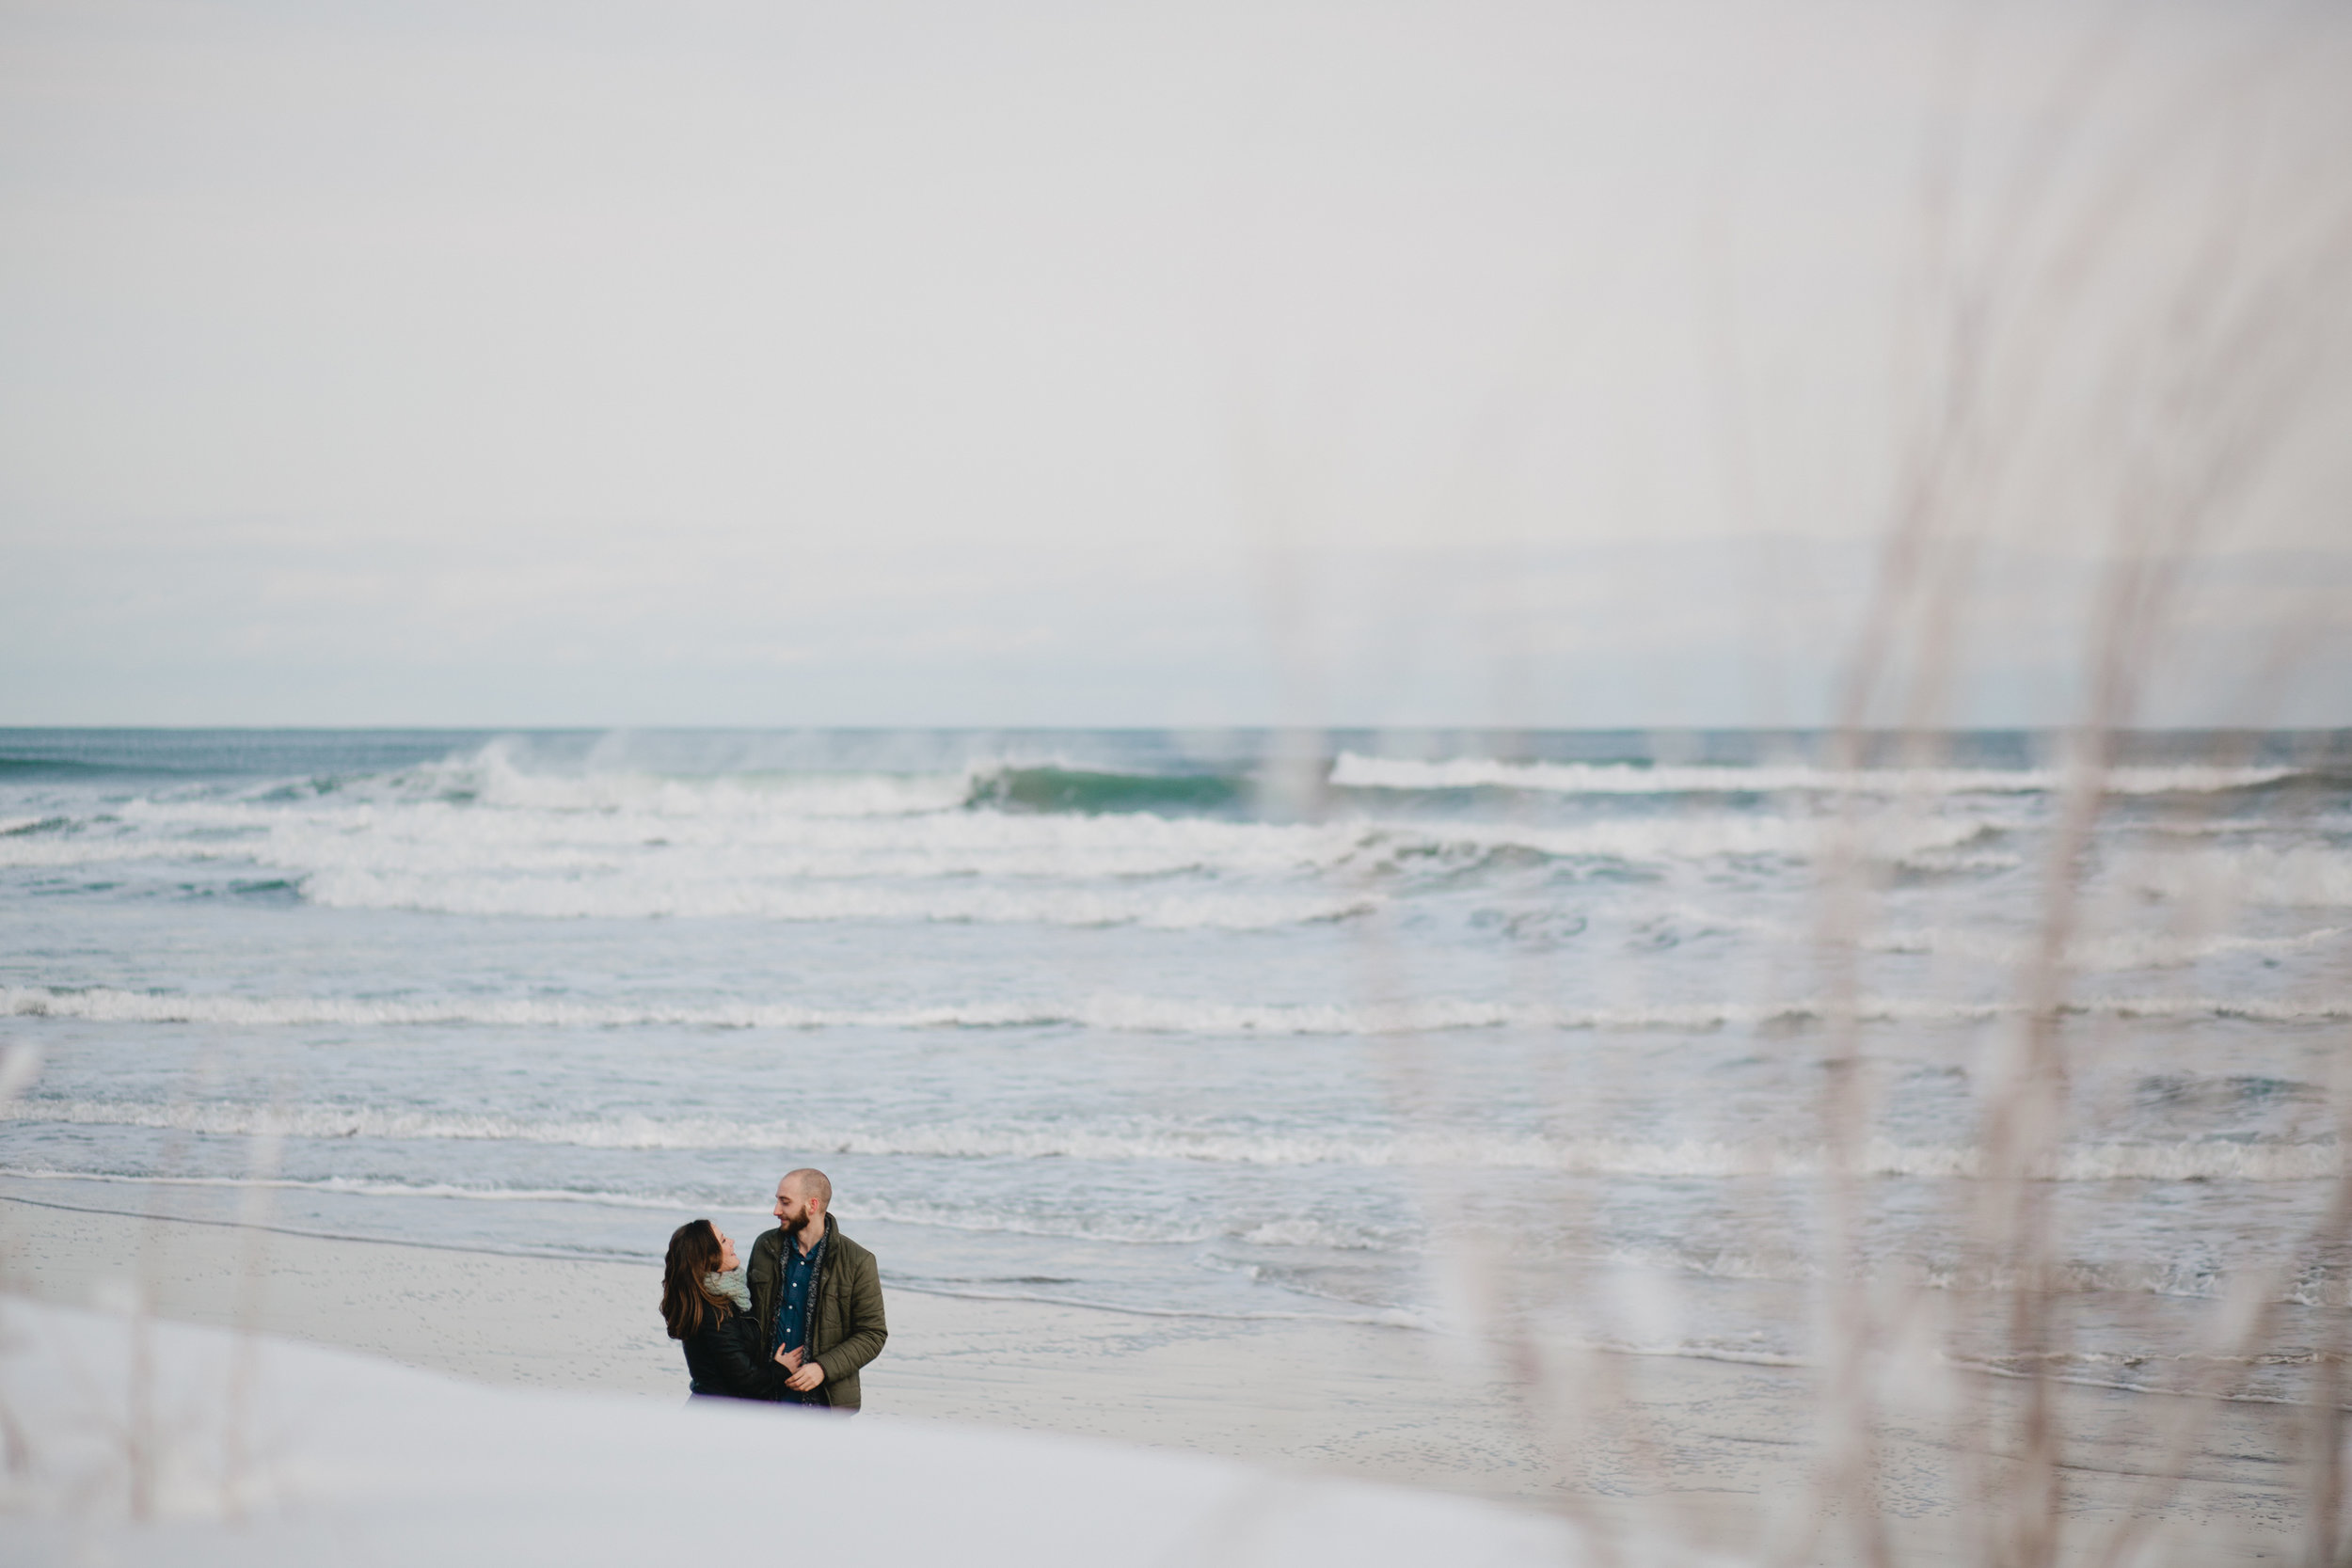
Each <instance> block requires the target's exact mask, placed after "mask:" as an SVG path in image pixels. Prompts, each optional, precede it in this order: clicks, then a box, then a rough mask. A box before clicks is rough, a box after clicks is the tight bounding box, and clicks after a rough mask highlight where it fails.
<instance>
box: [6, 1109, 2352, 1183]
mask: <svg viewBox="0 0 2352 1568" xmlns="http://www.w3.org/2000/svg"><path fill="white" fill-rule="evenodd" d="M0 1120H8V1121H18V1122H29V1123H46V1124H53V1125H55V1124H62V1125H69V1126H105V1127H140V1128H150V1129H155V1130H159V1131H171V1132H199V1133H211V1134H217V1135H226V1136H238V1137H250V1136H283V1137H297V1138H380V1139H387V1140H394V1141H420V1140H442V1139H456V1140H469V1141H487V1142H504V1143H525V1144H560V1145H566V1146H571V1147H576V1148H628V1149H656V1148H691V1149H730V1148H732V1149H763V1150H771V1151H774V1152H777V1153H779V1154H784V1153H789V1154H790V1155H792V1156H794V1157H803V1156H815V1155H827V1154H838V1155H866V1156H871V1155H895V1156H901V1157H909V1156H911V1157H916V1158H928V1159H960V1160H1004V1159H1016V1160H1051V1159H1062V1160H1083V1161H1090V1162H1097V1163H1124V1162H1133V1161H1193V1162H1201V1163H1206V1164H1233V1165H1262V1166H1280V1165H1345V1166H1402V1167H1415V1168H1420V1167H1432V1168H1459V1169H1486V1170H1531V1171H1553V1172H1559V1173H1563V1174H1567V1175H1577V1176H1612V1177H1647V1178H1659V1179H1675V1178H1714V1179H1722V1178H1737V1177H1784V1178H1785V1177H1812V1176H1819V1175H1820V1174H1823V1173H1824V1172H1826V1171H1827V1170H1828V1169H1830V1168H1831V1159H1832V1156H1831V1154H1830V1152H1829V1151H1828V1150H1827V1149H1826V1148H1823V1147H1821V1146H1820V1145H1811V1144H1773V1143H1767V1142H1731V1141H1721V1140H1707V1139H1684V1140H1678V1141H1671V1142H1668V1141H1645V1140H1639V1139H1613V1138H1597V1139H1568V1140H1561V1139H1550V1138H1544V1137H1539V1136H1534V1135H1525V1134H1470V1133H1437V1132H1431V1133H1377V1132H1359V1133H1327V1134H1315V1133H1304V1132H1298V1133H1245V1132H1218V1131H1214V1130H1202V1129H1197V1128H1185V1127H1155V1126H1152V1125H1150V1124H1148V1123H1140V1122H1138V1123H1134V1124H1127V1125H1105V1126H1097V1127H1092V1128H1089V1127H1084V1126H1070V1125H1066V1124H1058V1123H1057V1124H1047V1125H1030V1126H1025V1125H1020V1124H1014V1123H983V1122H945V1123H938V1124H934V1125H930V1126H920V1127H897V1128H854V1127H847V1128H845V1127H822V1126H815V1125H809V1124H804V1123H799V1122H790V1121H766V1122H759V1121H743V1120H737V1119H734V1118H729V1117H645V1116H634V1115H632V1116H623V1117H572V1118H563V1117H556V1118H546V1119H539V1118H529V1117H504V1116H467V1115H457V1114H453V1113H449V1112H442V1111H397V1110H387V1109H383V1108H381V1107H374V1106H358V1105H316V1104H313V1105H291V1106H280V1107H271V1106H257V1105H250V1104H240V1103H234V1102H229V1101H212V1102H202V1103H198V1102H188V1103H178V1104H158V1103H153V1102H141V1101H87V1100H40V1099H34V1100H21V1101H11V1102H9V1103H8V1104H7V1105H5V1106H0ZM2341 1168H2342V1158H2341V1156H2340V1154H2339V1152H2338V1149H2337V1146H2336V1145H2335V1144H2333V1143H2332V1142H2329V1143H2238V1142H2229V1141H2222V1140H2187V1141H2179V1142H2171V1143H2106V1144H2093V1145H2084V1146H2078V1147H2074V1148H2067V1149H2065V1150H2063V1151H2061V1152H2060V1153H2059V1154H2058V1156H2057V1158H2056V1159H2055V1160H2054V1161H2053V1162H2052V1163H2050V1164H2047V1165H2046V1166H2042V1167H2037V1168H2036V1169H2034V1170H2033V1171H2031V1172H2030V1173H2029V1174H2031V1175H2032V1176H2034V1177H2036V1178H2037V1179H2040V1180H2053V1181H2120V1180H2154V1181H2191V1180H2197V1181H2213V1180H2234V1181H2311V1180H2323V1179H2328V1178H2333V1177H2334V1176H2336V1175H2337V1174H2338V1173H2339V1171H2340V1169H2341ZM1856 1169H1857V1170H1858V1171H1859V1172H1860V1173H1861V1174H1865V1175H1869V1176H1879V1177H1912V1178H1929V1179H1934V1178H1941V1179H1962V1180H1965V1179H1974V1178H1978V1177H1980V1176H1982V1175H1984V1174H1985V1172H1986V1166H1985V1164H1984V1159H1983V1155H1982V1153H1981V1151H1980V1150H1978V1149H1976V1148H1970V1147H1967V1146H1961V1145H1904V1144H1898V1143H1894V1142H1892V1141H1890V1140H1887V1139H1883V1138H1882V1139H1874V1140H1872V1141H1871V1142H1870V1143H1869V1144H1868V1145H1867V1146H1866V1147H1865V1148H1863V1149H1862V1150H1861V1152H1860V1154H1859V1156H1858V1158H1857V1162H1856Z"/></svg>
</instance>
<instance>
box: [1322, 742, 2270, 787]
mask: <svg viewBox="0 0 2352 1568" xmlns="http://www.w3.org/2000/svg"><path fill="white" fill-rule="evenodd" d="M2297 775H2298V770H2297V769H2296V768H2211V767H2173V768H2111V769H2109V770H2108V771H2107V773H2106V777H2105V779H2104V780H2103V786H2104V788H2105V789H2106V792H2107V793H2108V794H2111V795H2177V794H2210V793H2213V792H2216V791H2220V790H2232V789H2248V788H2254V787H2259V786H2261V785H2265V784H2278V783H2280V782H2282V781H2284V780H2287V779H2292V778H2295V777H2296V776H2297ZM2065 783H2066V775H2065V774H2064V773H2063V772H2062V771H2059V770H2058V769H2054V768H1860V769H1851V770H1842V771H1841V770H1837V769H1833V768H1812V767H1805V766H1802V765H1789V766H1779V767H1774V766H1770V765H1767V766H1761V767H1754V766H1751V767H1731V766H1718V767H1651V766H1645V765H1639V764H1633V763H1583V762H1496V761H1489V760H1487V759H1486V758H1481V757H1462V758H1456V759H1454V760H1453V761H1449V762H1413V761H1406V760H1401V759H1396V758H1390V757H1367V756H1359V755H1357V754H1356V753H1355V752H1341V753H1340V755H1339V757H1338V758H1337V760H1335V761H1334V762H1333V763H1332V765H1331V784H1333V786H1334V787H1337V788H1343V789H1392V790H1453V789H1515V790H1530V791H1538V792H1542V793H1545V794H1551V795H1778V794H1797V793H1806V794H1833V795H1873V796H1903V795H2046V794H2049V793H2051V792H2053V791H2056V790H2058V789H2060V788H2062V787H2064V785H2065Z"/></svg>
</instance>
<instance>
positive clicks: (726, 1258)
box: [711, 1226, 736, 1274]
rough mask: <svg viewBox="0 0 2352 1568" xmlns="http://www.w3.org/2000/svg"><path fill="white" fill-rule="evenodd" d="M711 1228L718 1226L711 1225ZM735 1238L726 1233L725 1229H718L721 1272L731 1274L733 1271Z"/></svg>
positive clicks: (734, 1266)
mask: <svg viewBox="0 0 2352 1568" xmlns="http://www.w3.org/2000/svg"><path fill="white" fill-rule="evenodd" d="M711 1228H712V1229H714V1230H716V1229H718V1227H716V1226H713V1227H711ZM735 1268H736V1263H735V1238H734V1237H732V1236H730V1235H728V1234H727V1233H726V1232H725V1231H723V1230H720V1231H719V1272H720V1273H721V1274H733V1273H734V1272H735Z"/></svg>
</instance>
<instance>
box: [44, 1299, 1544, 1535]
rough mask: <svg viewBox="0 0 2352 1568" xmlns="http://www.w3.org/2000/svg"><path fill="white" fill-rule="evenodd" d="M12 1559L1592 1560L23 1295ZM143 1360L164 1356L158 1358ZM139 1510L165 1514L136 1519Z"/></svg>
mask: <svg viewBox="0 0 2352 1568" xmlns="http://www.w3.org/2000/svg"><path fill="white" fill-rule="evenodd" d="M0 1337H4V1338H0V1368H4V1369H5V1377H4V1379H0V1390H4V1391H5V1397H6V1400H7V1402H8V1415H9V1418H10V1419H11V1421H12V1422H13V1424H14V1426H15V1428H16V1430H17V1435H18V1439H19V1441H21V1443H22V1444H23V1451H22V1453H21V1454H20V1456H19V1457H20V1462H21V1463H20V1466H19V1468H18V1469H17V1470H16V1471H15V1472H14V1473H13V1474H12V1475H11V1476H10V1477H9V1479H8V1493H7V1497H8V1504H9V1507H8V1517H7V1518H6V1520H5V1523H4V1524H0V1531H4V1532H5V1540H6V1549H5V1552H0V1555H5V1556H6V1557H7V1558H8V1560H11V1561H21V1562H58V1563H64V1562H72V1561H80V1560H91V1559H93V1558H95V1559H99V1560H123V1561H131V1560H140V1561H169V1562H175V1563H215V1562H218V1563H236V1564H245V1565H261V1564H273V1563H285V1564H302V1565H305V1568H308V1565H310V1564H316V1563H321V1562H332V1561H344V1562H349V1561H375V1562H387V1563H394V1562H399V1563H407V1562H415V1563H424V1562H432V1563H452V1564H456V1563H498V1564H515V1563H537V1562H548V1563H565V1564H576V1563H583V1562H621V1561H632V1562H659V1561H675V1560H688V1559H689V1558H691V1557H692V1556H695V1555H700V1554H702V1553H719V1552H730V1551H731V1550H733V1549H734V1548H738V1547H740V1546H742V1545H744V1544H748V1543H750V1542H753V1541H755V1540H757V1539H759V1538H761V1537H762V1536H763V1535H768V1534H770V1533H771V1532H772V1534H773V1538H774V1539H775V1540H776V1541H777V1542H778V1543H779V1545H780V1546H781V1544H782V1543H784V1542H787V1541H788V1542H789V1544H790V1548H791V1552H792V1554H793V1555H795V1556H799V1555H803V1554H806V1555H808V1556H809V1557H811V1558H812V1559H814V1560H818V1561H827V1562H838V1563H860V1564H891V1563H935V1562H936V1563H946V1562H954V1563H957V1564H960V1565H964V1568H984V1565H987V1564H993V1563H1006V1564H1021V1565H1024V1568H1039V1565H1050V1564H1071V1565H1073V1568H1074V1565H1079V1564H1086V1565H1107V1564H1119V1563H1137V1564H1141V1563H1155V1564H1156V1563H1174V1562H1216V1563H1225V1564H1245V1563H1346V1564H1355V1565H1365V1568H1370V1565H1376V1564H1381V1563H1398V1564H1405V1563H1413V1564H1427V1563H1431V1562H1444V1563H1449V1564H1473V1563H1474V1564H1493V1565H1495V1568H1504V1565H1509V1564H1520V1563H1525V1564H1531V1565H1532V1564H1536V1563H1542V1564H1547V1565H1550V1568H1558V1565H1560V1564H1572V1563H1576V1562H1579V1561H1582V1560H1585V1559H1586V1554H1585V1553H1584V1552H1583V1551H1581V1550H1580V1549H1579V1545H1578V1543H1577V1541H1576V1539H1575V1538H1574V1537H1573V1536H1572V1535H1571V1534H1570V1533H1569V1532H1568V1530H1567V1529H1566V1528H1565V1527H1564V1526H1562V1525H1560V1524H1557V1523H1555V1522H1553V1521H1551V1520H1549V1519H1546V1518H1544V1517H1543V1516H1541V1515H1538V1514H1535V1513H1528V1512H1523V1511H1518V1510H1512V1509H1507V1508H1503V1507H1500V1506H1498V1505H1495V1504H1490V1503H1483V1502H1479V1501H1476V1500H1473V1499H1470V1498H1462V1497H1447V1496H1443V1495H1440V1494H1435V1493H1424V1492H1414V1491H1408V1490H1405V1489H1400V1488H1391V1487H1380V1486H1374V1485H1370V1484H1366V1483H1363V1482H1357V1481H1340V1480H1327V1479H1310V1478H1302V1477H1294V1476H1284V1475H1279V1474H1277V1473H1275V1472H1271V1471H1266V1470H1261V1469H1257V1468H1253V1467H1251V1466H1248V1465H1242V1464H1238V1463H1234V1462H1232V1461H1226V1460H1217V1459H1212V1458H1207V1457H1202V1456H1197V1455H1187V1454H1172V1453H1167V1452H1159V1451H1153V1450H1150V1449H1132V1448H1126V1447H1122V1446H1119V1445H1114V1444H1106V1443H1091V1442H1084V1441H1079V1440H1075V1439H1071V1438H1064V1437H1056V1436H1050V1435H1044V1434H1040V1433H1009V1432H1002V1431H991V1430H987V1429H982V1428H977V1427H965V1426H960V1425H955V1424H951V1423H946V1422H931V1421H919V1420H913V1419H908V1418H891V1417H886V1416H866V1417H860V1418H857V1419H856V1420H854V1421H850V1420H845V1419H842V1418H838V1417H834V1416H831V1415H825V1414H811V1413H803V1412H799V1411H791V1410H780V1409H774V1408H769V1407H758V1406H748V1405H732V1404H720V1403H716V1402H697V1403H696V1404H695V1405H694V1406H693V1407H691V1408H688V1407H686V1406H684V1405H683V1404H682V1403H681V1404H678V1405H661V1404H656V1403H654V1402H648V1401H645V1400H643V1399H632V1398H628V1397H625V1396H614V1395H596V1394H578V1393H572V1394H566V1393H549V1392H542V1391H537V1390H526V1389H514V1388H493V1387H485V1386H479V1385H474V1384H468V1383H463V1382H459V1381H457V1380H455V1379H453V1378H447V1377H442V1376H439V1375H437V1374H434V1373H431V1372H424V1371H419V1370H414V1369H411V1368H406V1367H401V1366H397V1365H393V1364H391V1363H388V1362H381V1361H376V1360H373V1359H370V1358H367V1357H362V1356H358V1355H353V1354H348V1353H344V1352H340V1351H333V1350H327V1349H323V1348H320V1347H317V1346H313V1345H304V1344H297V1343H293V1342H289V1341H284V1340H277V1339H268V1338H241V1337H240V1336H238V1335H236V1334H234V1333H232V1332H230V1331H227V1330H223V1329H215V1328H203V1327H196V1326H191V1325H184V1324H175V1323H155V1322H152V1321H142V1320H138V1319H135V1318H132V1317H128V1316H117V1315H111V1314H106V1313H100V1312H91V1311H82V1310H75V1309H72V1308H69V1307H56V1306H50V1305H46V1304H39V1303H34V1302H30V1301H25V1300H22V1299H9V1300H6V1301H0ZM142 1366H144V1367H145V1368H147V1369H148V1370H149V1375H147V1376H144V1377H142V1376H140V1375H138V1371H137V1369H139V1368H141V1367H142ZM139 1515H144V1517H139Z"/></svg>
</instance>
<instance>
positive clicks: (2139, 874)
mask: <svg viewBox="0 0 2352 1568" xmlns="http://www.w3.org/2000/svg"><path fill="white" fill-rule="evenodd" d="M2115 879H2116V880H2118V881H2119V882H2122V884H2123V885H2125V886H2128V887H2132V888H2135V889H2137V890H2138V891H2141V892H2146V893H2153V894H2155V895H2159V896H2162V897H2165V898H2169V899H2173V900H2176V901H2178V902H2181V903H2183V904H2186V905H2188V906H2189V907H2191V908H2195V909H2199V910H2203V911H2228V910H2231V909H2233V908H2235V907H2238V906H2241V905H2252V906H2256V907H2262V908H2271V909H2339V910H2340V909H2352V852H2346V851H2345V850H2343V849H2339V848H2332V847H2320V846H2317V845H2304V846H2298V847H2293V848H2276V847H2270V846H2268V845H2248V846H2246V847H2239V848H2218V847H2201V848H2196V849H2178V850H2173V851H2170V852H2168V853H2143V854H2136V855H2130V856H2125V857H2119V864H2118V866H2117V868H2116V872H2115Z"/></svg>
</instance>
